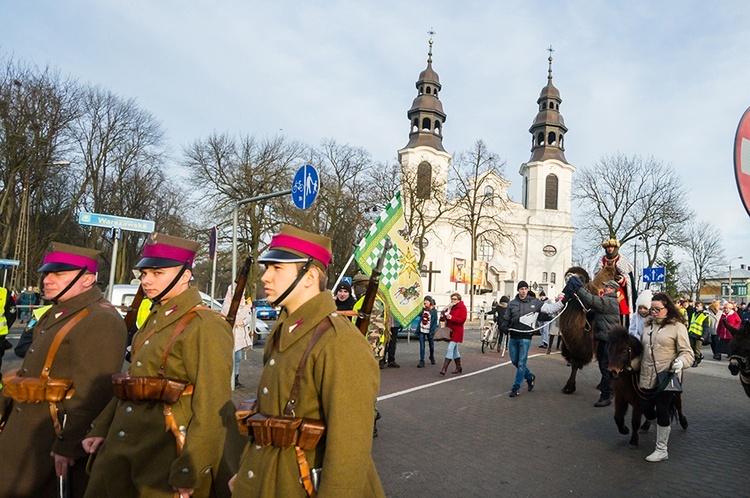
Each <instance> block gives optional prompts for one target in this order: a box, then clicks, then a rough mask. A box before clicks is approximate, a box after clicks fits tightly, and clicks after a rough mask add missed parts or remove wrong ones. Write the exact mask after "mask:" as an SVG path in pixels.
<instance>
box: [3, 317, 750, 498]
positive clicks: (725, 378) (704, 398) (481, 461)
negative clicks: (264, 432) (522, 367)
mask: <svg viewBox="0 0 750 498" xmlns="http://www.w3.org/2000/svg"><path fill="white" fill-rule="evenodd" d="M466 336H467V341H466V342H465V343H464V344H462V345H461V346H460V351H461V355H462V364H463V369H464V373H463V374H460V375H452V374H450V373H448V374H447V375H446V376H445V377H441V376H440V375H439V374H438V372H439V370H440V366H441V365H442V363H443V358H444V355H445V350H446V343H440V344H438V345H437V346H436V349H437V351H436V363H437V364H436V365H434V366H433V365H430V363H429V361H428V362H427V366H426V368H416V365H417V362H418V360H419V343H418V342H417V341H415V340H412V341H411V343H410V344H407V343H406V341H405V340H402V341H400V342H399V345H398V351H397V360H398V363H399V364H400V365H401V368H385V369H383V370H381V371H380V372H381V389H380V397H379V401H378V409H379V410H380V412H381V414H382V416H383V418H382V419H381V421H380V422H379V423H378V430H379V437H378V438H376V439H375V440H374V441H373V457H374V459H375V463H376V465H377V468H378V472H379V474H380V477H381V480H382V482H383V486H384V488H385V491H386V493H387V495H388V496H391V497H408V498H415V497H422V496H431V497H433V496H434V497H443V496H445V497H459V496H460V497H474V496H477V497H480V496H481V497H486V496H534V497H536V496H544V497H554V496H585V497H598V496H608V497H618V496H623V497H625V496H627V497H634V496H635V497H651V496H653V497H661V496H665V497H682V496H691V497H694V496H712V497H714V496H735V497H737V496H748V494H746V493H748V491H747V489H748V478H747V476H746V473H747V469H750V451H748V450H749V449H750V417H749V416H748V414H750V399H748V398H747V396H746V395H745V394H744V392H743V390H742V388H741V386H740V385H739V380H738V379H737V378H736V377H732V376H731V375H730V374H729V371H728V370H727V364H728V363H727V361H726V360H724V361H721V362H719V361H715V360H712V359H706V360H704V361H703V363H701V365H700V366H699V367H698V368H689V369H686V374H685V379H684V387H685V393H684V394H683V406H684V411H685V415H686V416H687V418H688V420H689V423H690V425H689V428H688V429H687V430H683V429H682V428H680V427H679V425H678V424H677V423H674V424H673V426H672V434H671V438H670V440H669V460H667V461H665V462H661V463H648V462H646V461H644V458H645V457H646V455H648V454H649V453H651V452H652V451H653V449H654V439H655V431H654V429H653V428H652V429H651V431H650V433H649V434H641V439H640V447H639V448H638V449H635V450H633V449H629V448H628V439H629V436H624V435H620V434H619V433H618V432H617V428H616V426H615V423H614V421H613V419H612V416H613V414H614V408H613V407H612V406H610V407H605V408H594V407H593V403H594V402H595V401H596V400H597V398H598V394H599V393H598V391H596V389H595V387H594V386H595V385H596V384H597V383H598V380H599V378H598V369H597V368H596V367H595V364H592V365H591V366H588V367H586V368H585V369H584V370H582V371H581V372H579V375H578V390H577V392H576V393H574V394H572V395H565V394H562V393H561V392H560V389H561V388H562V386H563V384H564V383H565V380H566V379H567V376H568V373H569V369H568V368H567V367H566V365H565V360H564V359H563V358H562V357H561V356H560V354H559V353H557V354H556V353H554V352H553V354H551V355H546V354H544V352H543V350H541V349H538V348H537V347H536V346H537V345H538V344H539V343H540V342H541V341H540V339H539V338H538V337H535V338H534V341H533V342H532V348H531V351H530V353H529V362H528V365H529V368H530V369H531V371H532V372H533V373H534V374H536V376H537V382H536V387H535V388H534V390H533V391H532V392H527V390H526V385H525V384H524V385H523V387H522V390H521V396H519V397H517V398H509V397H508V393H509V391H510V387H511V384H512V382H513V377H514V375H515V368H514V367H513V366H512V365H511V364H510V362H509V360H508V356H507V354H506V356H505V357H504V358H502V357H501V356H500V354H498V353H495V352H491V353H487V354H482V353H481V349H480V343H479V333H478V332H477V330H476V329H474V330H467V334H466ZM13 342H15V341H13ZM9 353H10V354H7V353H6V356H5V359H6V362H5V363H4V364H3V370H4V371H5V370H7V369H10V368H15V366H17V365H18V363H19V362H18V360H14V358H15V356H13V354H12V351H10V352H9ZM261 356H262V346H260V345H259V346H258V347H256V349H255V350H252V351H249V352H248V354H247V360H245V361H243V362H242V364H241V374H240V378H241V380H242V382H243V383H245V384H246V385H245V387H242V388H239V389H237V390H236V391H235V396H234V398H235V400H236V401H238V400H241V399H245V398H248V397H252V396H254V393H255V390H256V388H257V379H258V376H259V373H260V367H259V364H260V361H261ZM707 358H710V354H708V355H707ZM14 365H15V366H14ZM452 370H453V365H451V367H450V369H449V372H450V371H452ZM628 425H629V420H628Z"/></svg>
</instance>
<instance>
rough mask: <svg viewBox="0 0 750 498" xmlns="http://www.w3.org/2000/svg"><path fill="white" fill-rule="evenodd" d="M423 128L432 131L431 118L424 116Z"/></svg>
mask: <svg viewBox="0 0 750 498" xmlns="http://www.w3.org/2000/svg"><path fill="white" fill-rule="evenodd" d="M422 130H423V131H430V118H424V119H423V120H422Z"/></svg>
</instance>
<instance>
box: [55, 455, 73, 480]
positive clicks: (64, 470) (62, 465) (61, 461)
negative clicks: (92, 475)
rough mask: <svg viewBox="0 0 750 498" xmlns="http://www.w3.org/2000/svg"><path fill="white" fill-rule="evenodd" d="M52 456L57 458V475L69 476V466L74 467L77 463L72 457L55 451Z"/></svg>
mask: <svg viewBox="0 0 750 498" xmlns="http://www.w3.org/2000/svg"><path fill="white" fill-rule="evenodd" d="M50 456H52V458H54V459H55V475H57V477H65V476H67V475H68V467H72V466H73V465H75V463H76V462H75V460H73V459H72V458H68V457H66V456H62V455H58V454H57V453H55V452H54V451H53V452H51V453H50Z"/></svg>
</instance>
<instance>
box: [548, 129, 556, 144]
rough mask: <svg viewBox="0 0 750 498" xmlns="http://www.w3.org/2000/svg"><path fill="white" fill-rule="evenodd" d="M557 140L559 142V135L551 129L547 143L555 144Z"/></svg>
mask: <svg viewBox="0 0 750 498" xmlns="http://www.w3.org/2000/svg"><path fill="white" fill-rule="evenodd" d="M555 142H557V137H556V136H555V132H554V131H551V132H549V135H548V137H547V143H548V144H550V145H555Z"/></svg>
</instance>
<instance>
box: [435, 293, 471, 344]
mask: <svg viewBox="0 0 750 498" xmlns="http://www.w3.org/2000/svg"><path fill="white" fill-rule="evenodd" d="M446 314H448V315H450V316H451V317H450V319H448V318H446V317H445V315H446ZM441 319H442V320H445V326H446V327H448V328H449V329H451V341H453V342H458V343H462V342H464V322H466V305H465V304H464V302H463V301H458V302H457V303H456V304H453V305H451V306H448V307H447V308H445V309H444V310H443V314H442V318H441Z"/></svg>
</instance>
